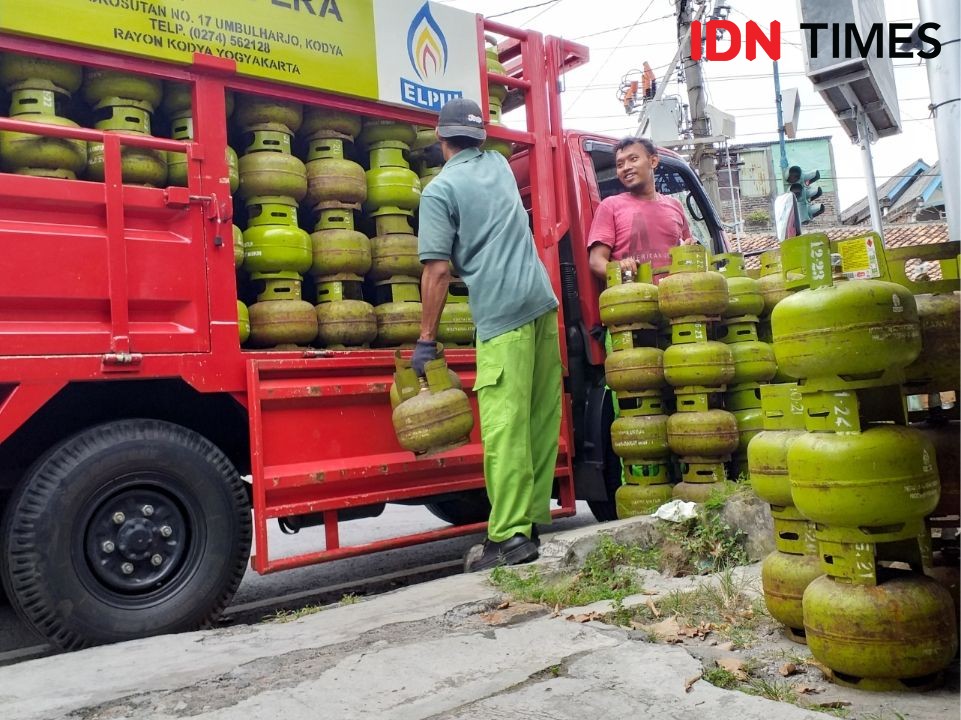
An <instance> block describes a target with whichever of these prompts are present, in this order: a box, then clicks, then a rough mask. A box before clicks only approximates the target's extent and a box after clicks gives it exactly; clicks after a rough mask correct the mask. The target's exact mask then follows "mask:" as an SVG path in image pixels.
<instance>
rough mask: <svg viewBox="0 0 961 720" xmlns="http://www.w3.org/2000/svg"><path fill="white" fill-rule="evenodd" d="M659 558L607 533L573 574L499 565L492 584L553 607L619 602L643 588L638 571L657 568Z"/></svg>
mask: <svg viewBox="0 0 961 720" xmlns="http://www.w3.org/2000/svg"><path fill="white" fill-rule="evenodd" d="M658 560H659V552H658V550H657V549H656V548H641V547H638V546H631V545H622V544H620V543H618V542H616V541H614V540H612V539H611V538H610V537H609V536H607V535H603V536H601V539H600V544H599V545H598V546H597V548H595V549H594V550H593V551H592V552H591V553H590V554H589V555H588V556H587V558H586V559H585V561H584V566H583V567H582V568H581V569H580V570H579V571H578V572H577V573H575V574H573V575H561V576H546V575H544V574H542V573H541V571H540V570H539V569H538V568H533V569H523V570H516V569H512V568H505V567H499V568H495V569H494V570H493V571H492V572H491V583H493V585H494V586H495V587H497V588H498V589H499V590H501V591H502V592H504V593H506V594H508V595H510V596H511V597H513V598H514V599H516V600H521V601H523V602H535V603H543V604H545V605H549V606H551V607H554V606H558V605H559V606H561V607H575V606H580V605H589V604H591V603H594V602H597V601H599V600H613V601H614V602H615V603H616V604H617V605H619V604H620V602H621V601H622V600H623V599H624V598H626V597H627V596H628V595H635V594H637V593H639V592H640V591H641V586H640V585H639V583H638V579H637V574H636V570H637V569H639V568H652V569H653V568H657V565H658ZM615 609H617V608H615Z"/></svg>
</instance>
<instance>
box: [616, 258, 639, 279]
mask: <svg viewBox="0 0 961 720" xmlns="http://www.w3.org/2000/svg"><path fill="white" fill-rule="evenodd" d="M617 263H618V265H620V266H621V272H622V273H624V272H627V271H630V272H631V273H633V274H634V275H635V276H636V275H637V260H635V259H634V258H632V257H626V258H621V259H620V260H618V261H617Z"/></svg>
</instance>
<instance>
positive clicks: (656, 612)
mask: <svg viewBox="0 0 961 720" xmlns="http://www.w3.org/2000/svg"><path fill="white" fill-rule="evenodd" d="M644 604H645V605H647V609H648V610H650V611H651V614H652V615H654V617H656V618H659V617H661V611H660V610H658V609H657V605H655V604H654V601H653V600H652V599H651V598H645V599H644Z"/></svg>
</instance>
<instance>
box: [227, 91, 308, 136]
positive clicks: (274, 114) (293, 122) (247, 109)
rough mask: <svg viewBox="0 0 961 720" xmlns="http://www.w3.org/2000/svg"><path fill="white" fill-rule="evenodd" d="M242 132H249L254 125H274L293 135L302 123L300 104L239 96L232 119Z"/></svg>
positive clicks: (302, 115)
mask: <svg viewBox="0 0 961 720" xmlns="http://www.w3.org/2000/svg"><path fill="white" fill-rule="evenodd" d="M234 119H235V120H236V121H237V125H238V126H240V128H241V129H242V130H245V131H247V130H250V128H252V127H254V126H256V125H266V124H269V123H274V124H278V125H283V126H285V127H286V128H287V130H288V131H289V132H290V133H291V134H293V133H296V132H297V131H298V130H299V129H300V125H301V123H303V121H304V108H303V106H302V105H301V104H300V103H295V102H289V101H287V100H276V99H274V98H266V97H260V96H258V95H240V96H239V97H238V98H237V112H236V115H235V117H234Z"/></svg>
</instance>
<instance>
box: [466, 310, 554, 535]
mask: <svg viewBox="0 0 961 720" xmlns="http://www.w3.org/2000/svg"><path fill="white" fill-rule="evenodd" d="M474 390H475V391H476V392H477V401H478V405H479V407H480V423H481V440H482V442H483V444H484V480H485V482H486V485H487V496H488V498H489V499H490V503H491V514H490V522H489V524H488V528H487V536H488V538H490V539H491V540H492V541H494V542H502V541H504V540H508V539H510V538H512V537H513V536H514V535H516V534H517V533H521V534H523V535H526V536H528V537H530V534H531V523H549V522H550V521H551V514H550V502H551V489H552V487H553V484H554V468H555V466H556V463H557V440H558V436H559V435H560V428H561V355H560V345H559V343H558V337H557V311H556V310H551V311H550V312H547V313H544V314H543V315H541V316H540V317H539V318H537V319H536V320H534V321H532V322H529V323H527V324H526V325H522V326H521V327H519V328H517V329H516V330H511V331H510V332H506V333H504V334H502V335H498V336H497V337H494V338H491V339H490V340H485V341H483V342H478V343H477V382H475V383H474Z"/></svg>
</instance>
